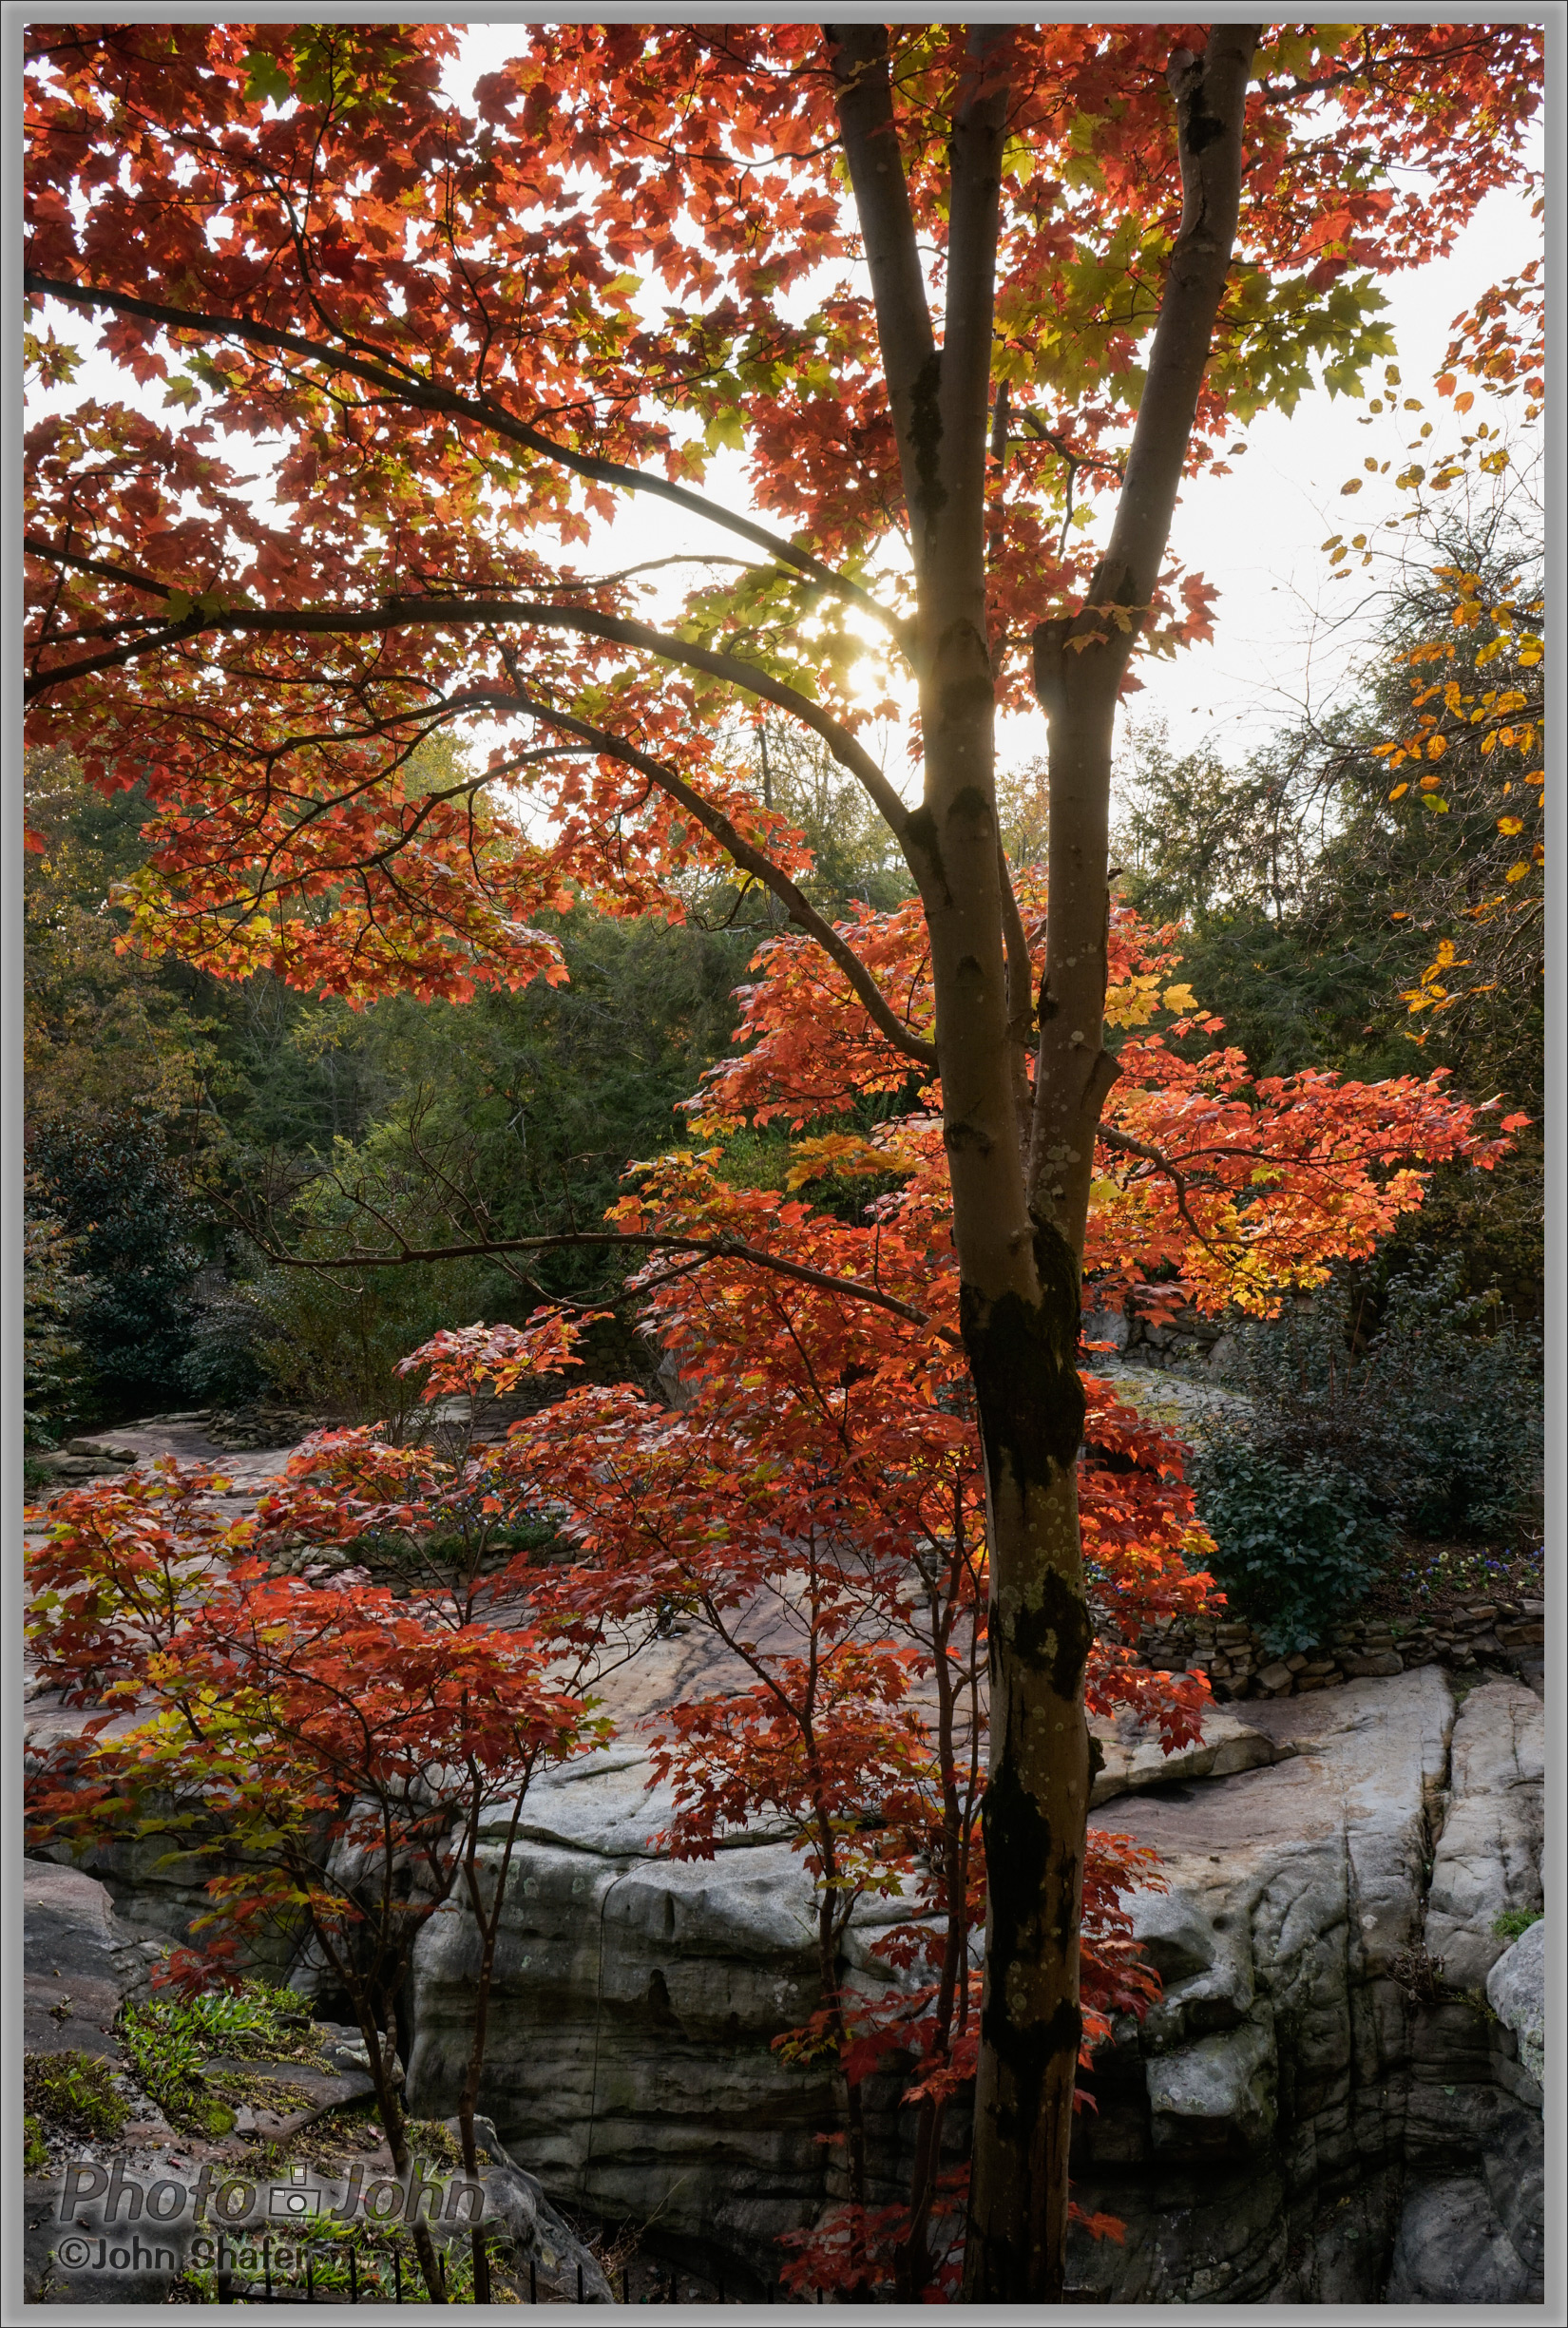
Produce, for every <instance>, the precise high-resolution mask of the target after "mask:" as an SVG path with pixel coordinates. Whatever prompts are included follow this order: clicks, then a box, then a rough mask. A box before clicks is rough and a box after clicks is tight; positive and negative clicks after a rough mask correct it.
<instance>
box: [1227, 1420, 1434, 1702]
mask: <svg viewBox="0 0 1568 2328" xmlns="http://www.w3.org/2000/svg"><path fill="white" fill-rule="evenodd" d="M1189 1476H1190V1477H1191V1479H1192V1480H1193V1483H1194V1485H1195V1488H1196V1490H1197V1508H1198V1517H1199V1518H1200V1519H1201V1520H1202V1522H1203V1524H1204V1526H1205V1527H1206V1528H1207V1529H1208V1531H1209V1533H1210V1535H1211V1536H1213V1537H1214V1559H1213V1561H1212V1562H1211V1563H1210V1566H1211V1568H1212V1570H1213V1572H1214V1579H1215V1581H1216V1583H1218V1584H1219V1585H1220V1586H1221V1587H1222V1588H1223V1590H1224V1592H1225V1593H1226V1595H1227V1597H1228V1598H1229V1600H1230V1602H1231V1604H1232V1607H1233V1611H1234V1612H1235V1613H1236V1614H1237V1615H1239V1616H1245V1617H1248V1618H1250V1619H1251V1620H1252V1623H1253V1624H1254V1625H1256V1627H1257V1629H1258V1631H1259V1632H1261V1634H1262V1636H1263V1639H1264V1641H1265V1643H1266V1645H1267V1646H1268V1648H1270V1649H1271V1650H1272V1651H1273V1652H1274V1654H1275V1655H1276V1656H1278V1655H1283V1654H1288V1653H1289V1652H1290V1651H1292V1650H1300V1649H1310V1648H1311V1647H1312V1646H1313V1645H1314V1644H1315V1643H1316V1642H1318V1641H1321V1640H1322V1638H1323V1636H1324V1634H1325V1632H1327V1631H1328V1628H1329V1625H1330V1624H1331V1623H1332V1622H1333V1621H1334V1619H1335V1618H1336V1617H1338V1616H1340V1615H1341V1614H1342V1613H1343V1612H1345V1611H1346V1610H1347V1609H1349V1608H1353V1607H1354V1606H1355V1604H1356V1603H1357V1602H1358V1601H1360V1600H1361V1599H1363V1598H1364V1597H1365V1595H1366V1593H1367V1590H1368V1588H1369V1587H1370V1585H1371V1584H1372V1583H1373V1582H1374V1580H1375V1579H1376V1576H1377V1574H1378V1572H1379V1570H1380V1569H1381V1568H1382V1566H1383V1564H1384V1562H1385V1561H1386V1559H1387V1557H1388V1555H1389V1553H1390V1552H1391V1551H1392V1549H1393V1543H1394V1529H1393V1525H1392V1522H1391V1520H1390V1518H1389V1517H1388V1514H1387V1512H1386V1509H1385V1508H1383V1507H1382V1506H1380V1504H1379V1502H1378V1500H1377V1498H1375V1497H1374V1496H1373V1495H1372V1494H1371V1493H1370V1492H1369V1490H1368V1489H1367V1486H1366V1484H1365V1482H1364V1481H1363V1480H1362V1479H1358V1478H1357V1476H1356V1474H1355V1473H1354V1472H1353V1471H1350V1470H1349V1469H1348V1468H1347V1466H1346V1465H1345V1464H1344V1463H1342V1462H1340V1461H1338V1460H1336V1459H1335V1458H1334V1457H1332V1456H1329V1455H1320V1454H1305V1455H1295V1454H1288V1453H1286V1452H1284V1451H1283V1450H1281V1449H1280V1448H1279V1447H1278V1446H1275V1445H1271V1444H1270V1443H1269V1442H1268V1441H1258V1440H1255V1439H1253V1438H1252V1437H1250V1436H1249V1435H1248V1434H1247V1433H1246V1432H1245V1431H1243V1430H1241V1429H1238V1428H1236V1427H1235V1426H1234V1425H1230V1426H1227V1427H1216V1428H1213V1429H1211V1430H1209V1431H1208V1432H1207V1433H1206V1434H1204V1435H1203V1436H1202V1437H1201V1438H1200V1440H1199V1441H1198V1444H1197V1446H1196V1447H1195V1451H1194V1460H1193V1463H1192V1466H1191V1470H1190V1474H1189Z"/></svg>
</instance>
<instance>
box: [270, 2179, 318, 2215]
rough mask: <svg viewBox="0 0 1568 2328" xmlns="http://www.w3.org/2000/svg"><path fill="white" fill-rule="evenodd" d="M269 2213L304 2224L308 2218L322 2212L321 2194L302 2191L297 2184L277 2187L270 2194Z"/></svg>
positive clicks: (312, 2191)
mask: <svg viewBox="0 0 1568 2328" xmlns="http://www.w3.org/2000/svg"><path fill="white" fill-rule="evenodd" d="M267 2212H268V2214H269V2215H281V2216H283V2217H284V2218H285V2220H286V2221H288V2222H290V2223H303V2222H304V2221H305V2220H306V2218H307V2217H308V2216H311V2215H319V2214H320V2212H321V2193H320V2192H319V2191H318V2190H301V2189H300V2188H299V2186H298V2185H297V2184H293V2185H288V2186H286V2187H283V2188H279V2187H278V2186H277V2185H275V2186H274V2188H273V2189H272V2191H271V2192H270V2193H269V2194H268V2199H267Z"/></svg>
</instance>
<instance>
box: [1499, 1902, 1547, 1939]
mask: <svg viewBox="0 0 1568 2328" xmlns="http://www.w3.org/2000/svg"><path fill="white" fill-rule="evenodd" d="M1543 1913H1544V1911H1543V1910H1542V1909H1540V1908H1504V1909H1503V1911H1502V1914H1501V1916H1494V1917H1493V1918H1492V1931H1493V1934H1494V1935H1495V1937H1497V1938H1498V1939H1500V1940H1509V1941H1512V1940H1518V1939H1522V1937H1524V1935H1525V1933H1527V1932H1528V1931H1529V1929H1530V1926H1531V1925H1532V1924H1539V1921H1540V1919H1541V1917H1542V1915H1543Z"/></svg>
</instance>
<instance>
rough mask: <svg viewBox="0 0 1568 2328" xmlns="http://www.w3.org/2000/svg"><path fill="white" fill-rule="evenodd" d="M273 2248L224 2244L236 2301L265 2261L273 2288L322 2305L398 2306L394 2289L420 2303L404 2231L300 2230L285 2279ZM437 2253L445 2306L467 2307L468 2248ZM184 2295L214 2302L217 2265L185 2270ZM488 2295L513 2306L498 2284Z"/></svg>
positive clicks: (264, 2241) (257, 2285) (257, 2284)
mask: <svg viewBox="0 0 1568 2328" xmlns="http://www.w3.org/2000/svg"><path fill="white" fill-rule="evenodd" d="M278 2243H279V2242H278V2238H277V2233H276V2232H274V2233H273V2234H272V2236H271V2237H270V2238H268V2237H267V2236H266V2235H265V2234H258V2235H255V2236H252V2235H251V2234H249V2233H240V2234H239V2235H238V2236H236V2237H233V2238H231V2239H230V2240H229V2241H228V2242H226V2245H227V2249H228V2252H227V2254H226V2256H225V2258H224V2266H225V2271H226V2274H227V2275H228V2276H229V2279H230V2283H231V2287H232V2291H233V2294H234V2295H235V2296H236V2297H238V2298H240V2299H243V2298H244V2296H245V2295H246V2294H247V2293H249V2292H251V2291H252V2290H253V2289H254V2291H255V2293H257V2294H258V2295H259V2294H260V2292H261V2288H262V2286H263V2284H264V2276H265V2272H266V2269H267V2266H268V2263H269V2262H270V2264H271V2272H272V2279H273V2284H274V2287H275V2289H276V2288H277V2287H279V2286H280V2285H293V2286H296V2287H299V2288H304V2287H307V2286H308V2287H310V2288H312V2289H313V2290H314V2293H315V2296H316V2300H317V2301H318V2302H322V2303H333V2302H339V2303H347V2302H349V2301H350V2300H351V2299H356V2300H357V2301H359V2302H361V2303H392V2302H393V2301H394V2300H395V2299H396V2295H397V2291H398V2288H399V2285H401V2289H402V2294H403V2297H404V2299H405V2300H406V2301H412V2300H414V2299H416V2298H417V2296H418V2293H419V2288H420V2272H419V2258H418V2255H417V2253H416V2251H415V2248H414V2243H413V2241H412V2239H411V2237H410V2235H409V2232H408V2231H407V2229H406V2228H404V2227H403V2226H402V2225H396V2226H394V2225H392V2224H376V2225H371V2224H368V2223H331V2222H327V2221H319V2222H313V2223H300V2224H299V2225H298V2226H297V2227H293V2228H291V2229H290V2230H289V2231H288V2232H287V2234H286V2244H287V2246H288V2247H289V2248H290V2249H291V2250H292V2251H293V2253H294V2255H296V2257H298V2259H299V2261H298V2262H297V2264H295V2265H291V2267H290V2269H289V2271H288V2272H287V2273H286V2274H282V2273H280V2272H279V2269H278V2266H277V2261H275V2260H273V2258H272V2257H271V2256H270V2255H269V2254H268V2252H267V2251H268V2250H269V2249H275V2248H276V2247H277V2244H278ZM351 2252H352V2254H353V2257H354V2262H353V2266H352V2271H351V2266H350V2261H349V2258H350V2254H351ZM440 2254H441V2260H442V2265H443V2272H442V2278H443V2282H444V2284H445V2287H446V2290H447V2300H448V2302H449V2303H468V2304H471V2303H472V2301H473V2261H472V2258H471V2256H470V2255H469V2253H468V2242H467V2241H466V2240H452V2241H450V2242H447V2243H445V2244H444V2245H443V2246H442V2247H441V2249H440ZM307 2257H308V2259H309V2267H308V2270H307V2265H306V2258H307ZM187 2291H188V2293H189V2294H190V2296H191V2299H192V2300H194V2301H196V2302H201V2303H213V2302H216V2300H217V2298H218V2272H217V2267H216V2263H213V2264H208V2265H207V2266H206V2267H205V2268H201V2267H193V2266H190V2265H187V2266H186V2269H185V2272H184V2274H183V2279H182V2292H187ZM494 2294H495V2296H496V2298H497V2299H498V2300H500V2301H503V2302H505V2301H513V2302H515V2301H516V2300H517V2295H516V2293H515V2291H513V2290H511V2289H509V2288H506V2287H504V2286H503V2285H502V2284H501V2283H499V2282H497V2283H496V2284H495V2286H494Z"/></svg>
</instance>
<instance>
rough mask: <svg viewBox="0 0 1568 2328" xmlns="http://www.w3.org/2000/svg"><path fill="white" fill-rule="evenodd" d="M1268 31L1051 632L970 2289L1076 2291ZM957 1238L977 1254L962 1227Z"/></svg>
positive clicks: (1038, 677) (1010, 1325)
mask: <svg viewBox="0 0 1568 2328" xmlns="http://www.w3.org/2000/svg"><path fill="white" fill-rule="evenodd" d="M1256 39H1257V28H1255V27H1253V26H1241V25H1226V26H1216V27H1214V29H1213V30H1212V32H1211V36H1210V41H1209V46H1208V48H1207V49H1206V51H1205V52H1204V54H1203V56H1202V57H1201V58H1195V57H1194V56H1192V55H1191V54H1189V52H1187V51H1186V50H1182V49H1178V50H1177V51H1176V54H1175V56H1174V57H1173V59H1172V61H1171V68H1170V76H1169V77H1170V81H1171V86H1172V91H1173V95H1174V96H1175V98H1176V105H1177V109H1178V115H1179V123H1180V155H1181V170H1182V189H1183V207H1182V219H1181V226H1180V230H1179V233H1178V235H1177V238H1176V246H1175V249H1174V251H1173V253H1172V258H1171V267H1170V273H1169V277H1168V279H1167V283H1166V288H1165V294H1164V297H1163V299H1162V301H1161V307H1160V315H1159V321H1158V325H1157V330H1156V334H1155V343H1154V348H1153V350H1152V352H1151V358H1150V366H1149V376H1148V382H1147V386H1146V388H1145V391H1144V395H1143V400H1142V404H1141V406H1140V408H1139V411H1138V425H1137V429H1136V430H1135V433H1134V439H1133V445H1132V449H1131V452H1130V455H1129V458H1128V464H1127V474H1126V482H1125V484H1124V486H1123V488H1122V493H1121V497H1120V501H1119V506H1118V509H1117V516H1116V522H1115V524H1114V525H1113V527H1112V531H1111V539H1110V542H1109V544H1107V548H1106V552H1105V555H1104V557H1103V558H1102V559H1101V560H1100V564H1099V566H1098V567H1097V569H1096V572H1095V575H1094V577H1093V579H1092V580H1091V582H1090V586H1089V592H1088V597H1087V601H1086V602H1085V605H1084V607H1083V609H1082V611H1081V612H1080V614H1079V615H1078V616H1076V617H1064V618H1059V619H1058V620H1053V621H1049V622H1046V623H1043V624H1042V626H1041V627H1040V629H1039V630H1038V631H1037V632H1036V635H1035V683H1036V691H1037V694H1038V695H1039V697H1040V701H1041V705H1042V710H1043V711H1044V712H1045V715H1046V718H1047V722H1048V726H1049V733H1050V839H1049V868H1048V897H1049V927H1048V933H1047V941H1046V969H1045V977H1044V980H1043V983H1042V989H1041V998H1040V1041H1039V1051H1038V1056H1037V1060H1036V1077H1035V1106H1034V1123H1033V1128H1032V1133H1031V1138H1030V1148H1029V1158H1028V1196H1029V1212H1030V1218H1031V1224H1032V1227H1033V1231H1034V1239H1033V1242H1034V1259H1035V1265H1036V1270H1037V1283H1038V1288H1039V1290H1038V1299H1037V1301H1036V1303H1034V1304H1033V1305H1031V1304H1029V1303H1027V1302H1019V1303H1017V1304H1013V1303H1006V1304H1001V1305H994V1306H991V1307H988V1308H983V1307H982V1305H981V1303H980V1302H979V1301H978V1300H977V1299H976V1298H975V1297H974V1296H972V1295H971V1293H970V1291H969V1288H968V1286H967V1283H966V1290H965V1302H966V1308H965V1319H964V1324H965V1341H966V1347H967V1349H968V1353H969V1359H970V1364H971V1366H972V1368H973V1372H974V1378H975V1389H976V1397H977V1403H978V1406H979V1413H980V1422H981V1430H982V1434H983V1437H984V1440H985V1459H986V1473H987V1480H988V1484H989V1491H990V1504H991V1515H990V1516H991V1528H992V1614H991V1626H992V1631H991V1660H990V1667H991V1729H990V1754H991V1759H990V1784H989V1787H988V1789H987V1792H986V1797H985V1843H986V1868H987V1878H988V1885H989V1904H988V1911H987V1927H986V1953H985V2003H984V2006H983V2008H982V2053H981V2067H980V2075H979V2080H978V2084H977V2090H976V2097H975V2163H974V2177H973V2185H972V2192H971V2201H970V2223H969V2237H968V2243H967V2247H966V2257H965V2291H964V2292H965V2296H966V2299H967V2300H969V2301H978V2302H992V2303H1023V2302H1037V2303H1038V2302H1043V2303H1060V2302H1061V2301H1062V2299H1063V2296H1064V2292H1065V2278H1066V2248H1067V2223H1068V2179H1067V2168H1068V2154H1069V2149H1070V2146H1071V2140H1072V2127H1073V2090H1074V2085H1075V2081H1076V2070H1077V2058H1078V2050H1079V2045H1080V2037H1081V2031H1082V2018H1081V2013H1080V2007H1079V1990H1078V1941H1079V1924H1080V1911H1081V1905H1082V1880H1083V1839H1084V1833H1085V1829H1086V1826H1087V1821H1088V1807H1089V1785H1090V1766H1089V1738H1088V1729H1087V1726H1086V1723H1085V1720H1084V1708H1083V1688H1084V1675H1085V1670H1086V1667H1087V1662H1088V1653H1089V1649H1090V1645H1091V1639H1092V1628H1091V1623H1090V1618H1089V1611H1088V1605H1087V1599H1086V1595H1085V1592H1084V1583H1083V1566H1082V1554H1081V1547H1080V1534H1079V1524H1078V1477H1077V1465H1078V1452H1079V1447H1080V1441H1081V1438H1082V1427H1083V1391H1082V1385H1081V1384H1080V1381H1079V1379H1078V1374H1077V1371H1076V1365H1075V1356H1074V1354H1075V1351H1076V1346H1077V1343H1078V1336H1079V1330H1080V1314H1081V1286H1080V1270H1081V1265H1082V1254H1083V1239H1084V1231H1085V1226H1086V1222H1087V1217H1088V1208H1089V1191H1090V1184H1091V1180H1092V1177H1093V1172H1094V1152H1095V1135H1096V1127H1097V1125H1098V1123H1099V1120H1100V1110H1101V1108H1102V1107H1103V1105H1104V1101H1105V1097H1106V1094H1107V1093H1108V1092H1109V1090H1110V1088H1111V1085H1112V1083H1113V1082H1114V1080H1115V1077H1116V1064H1115V1061H1114V1059H1111V1058H1110V1057H1109V1055H1108V1054H1107V1053H1106V1051H1105V1049H1104V1046H1103V1031H1104V1005H1105V983H1106V941H1107V935H1108V925H1109V908H1110V901H1109V896H1108V893H1107V887H1106V855H1107V826H1108V819H1109V807H1110V779H1111V746H1112V735H1113V729H1114V723H1115V716H1116V705H1117V697H1118V692H1119V684H1120V680H1121V677H1122V675H1123V673H1124V671H1125V668H1126V664H1127V659H1128V657H1129V655H1130V652H1131V648H1132V642H1133V638H1134V636H1135V635H1136V633H1137V630H1138V626H1139V624H1140V622H1141V621H1142V620H1143V617H1144V614H1145V613H1146V611H1147V608H1148V605H1149V601H1150V599H1151V597H1152V594H1153V591H1154V587H1155V583H1156V582H1157V578H1158V571H1159V565H1160V562H1161V560H1162V558H1163V556H1164V552H1165V545H1166V542H1167V539H1168V537H1169V532H1170V522H1171V515H1172V511H1173V510H1174V507H1175V505H1176V488H1177V486H1178V484H1179V482H1180V477H1181V470H1182V465H1183V462H1184V459H1185V457H1186V450H1187V446H1188V441H1189V438H1190V436H1191V432H1192V426H1193V419H1194V416H1195V410H1196V406H1197V394H1198V389H1199V387H1200V385H1201V382H1202V377H1203V369H1204V365H1205V363H1206V362H1207V359H1208V353H1209V346H1210V341H1211V337H1212V334H1213V331H1214V317H1215V315H1216V313H1217V311H1218V307H1219V302H1220V298H1221V296H1222V295H1223V292H1224V287H1225V278H1226V275H1227V273H1228V271H1229V267H1230V260H1231V253H1232V249H1233V242H1234V236H1235V223H1236V216H1237V209H1238V203H1239V197H1240V180H1241V133H1242V122H1243V114H1244V108H1245V100H1246V88H1247V80H1248V74H1249V71H1250V69H1251V63H1252V51H1253V48H1254V47H1255V45H1256ZM1069 642H1071V643H1070V644H1069ZM938 1040H939V1043H940V1040H941V1039H940V1033H939V1038H938ZM959 1250H960V1255H961V1259H962V1256H963V1252H964V1247H963V1243H962V1238H961V1240H960V1247H959ZM966 1277H967V1271H966Z"/></svg>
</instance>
